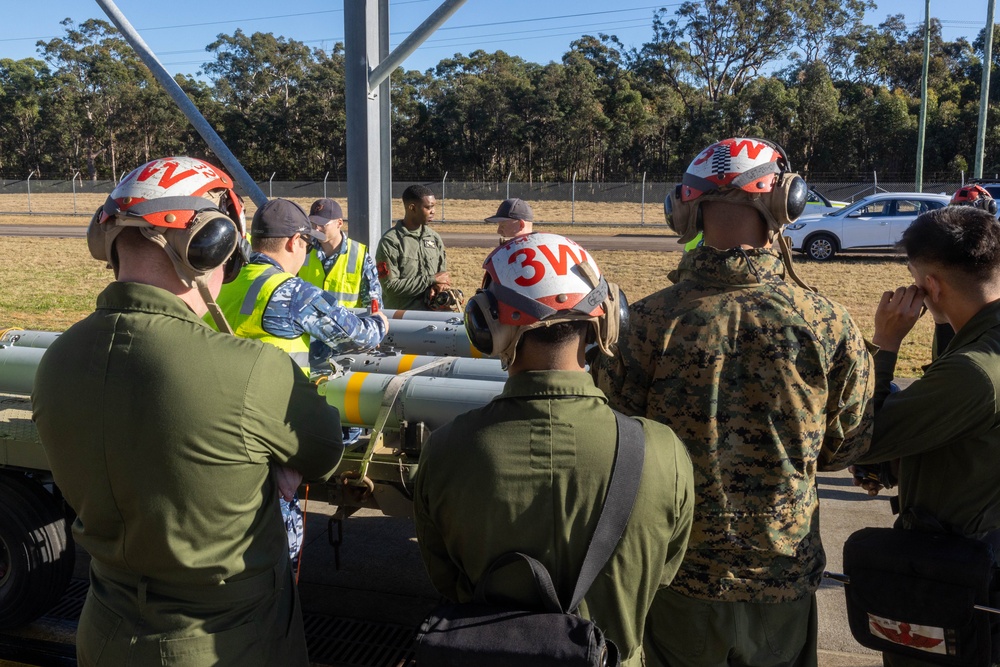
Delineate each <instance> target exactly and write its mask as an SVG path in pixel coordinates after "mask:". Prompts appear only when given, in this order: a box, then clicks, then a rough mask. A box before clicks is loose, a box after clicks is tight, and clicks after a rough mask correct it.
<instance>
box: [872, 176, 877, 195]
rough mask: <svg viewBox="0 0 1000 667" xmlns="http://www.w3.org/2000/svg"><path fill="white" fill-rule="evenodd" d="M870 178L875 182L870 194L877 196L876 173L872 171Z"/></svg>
mask: <svg viewBox="0 0 1000 667" xmlns="http://www.w3.org/2000/svg"><path fill="white" fill-rule="evenodd" d="M872 178H873V179H874V180H875V186H874V187H873V188H872V194H873V195H877V194H878V172H877V171H874V170H872Z"/></svg>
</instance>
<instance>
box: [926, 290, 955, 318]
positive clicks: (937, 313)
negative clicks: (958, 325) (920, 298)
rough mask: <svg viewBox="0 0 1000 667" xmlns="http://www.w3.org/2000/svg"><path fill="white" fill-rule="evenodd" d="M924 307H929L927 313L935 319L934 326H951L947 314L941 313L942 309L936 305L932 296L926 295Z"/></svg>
mask: <svg viewBox="0 0 1000 667" xmlns="http://www.w3.org/2000/svg"><path fill="white" fill-rule="evenodd" d="M924 305H925V306H926V307H927V312H929V313H930V314H931V317H933V318H934V324H951V323H950V322H949V321H948V318H947V317H946V316H945V314H944V313H942V312H941V309H940V308H939V307H938V306H936V305H934V301H933V300H932V299H931V296H930V294H925V295H924Z"/></svg>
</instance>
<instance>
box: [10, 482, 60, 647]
mask: <svg viewBox="0 0 1000 667" xmlns="http://www.w3.org/2000/svg"><path fill="white" fill-rule="evenodd" d="M0 507H2V508H3V511H2V512H0V629H6V628H13V627H17V626H19V625H23V624H25V623H29V622H31V621H33V620H35V619H36V618H38V617H39V616H41V615H42V614H44V613H45V612H47V611H48V610H49V609H50V608H51V607H52V606H54V605H55V603H56V602H57V601H58V600H59V598H61V597H62V595H63V593H64V592H65V590H66V586H67V585H68V584H69V580H70V577H72V576H73V563H74V556H75V551H74V547H73V538H72V537H71V536H70V531H69V526H68V523H67V521H66V514H65V512H64V510H63V504H62V501H61V500H59V499H57V498H56V497H55V496H54V495H53V494H51V493H49V492H48V491H46V490H45V489H44V488H43V487H42V485H41V484H39V483H38V482H36V481H35V480H32V479H28V478H27V477H24V476H23V475H20V474H16V473H15V474H7V473H0Z"/></svg>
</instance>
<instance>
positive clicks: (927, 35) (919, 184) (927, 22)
mask: <svg viewBox="0 0 1000 667" xmlns="http://www.w3.org/2000/svg"><path fill="white" fill-rule="evenodd" d="M930 59H931V0H926V1H925V3H924V71H923V75H922V76H921V77H920V127H919V128H918V129H917V173H916V177H915V179H914V180H915V181H916V183H915V184H914V185H915V186H916V187H915V189H916V191H917V192H923V191H924V136H925V135H926V133H927V71H928V65H929V63H930Z"/></svg>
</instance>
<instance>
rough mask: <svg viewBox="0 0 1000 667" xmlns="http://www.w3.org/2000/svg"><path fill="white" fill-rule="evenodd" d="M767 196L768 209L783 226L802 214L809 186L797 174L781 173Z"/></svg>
mask: <svg viewBox="0 0 1000 667" xmlns="http://www.w3.org/2000/svg"><path fill="white" fill-rule="evenodd" d="M764 196H765V197H768V199H769V200H768V209H769V210H770V211H771V215H773V216H774V219H775V220H776V221H777V222H778V224H779V225H781V226H785V225H787V224H788V223H790V222H795V220H796V219H797V218H798V217H799V216H800V215H802V212H803V211H805V210H806V201H807V200H808V198H809V186H808V185H806V182H805V181H804V180H802V177H801V176H799V175H798V174H787V173H786V174H782V175H781V176H780V177H779V179H778V182H777V183H776V184H775V186H774V189H773V190H772V191H771V192H770V193H768V194H767V195H764Z"/></svg>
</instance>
